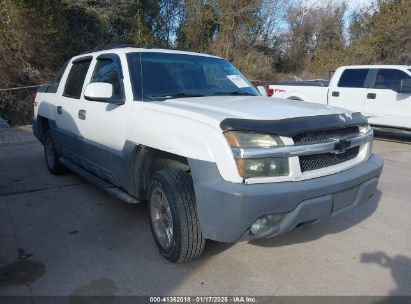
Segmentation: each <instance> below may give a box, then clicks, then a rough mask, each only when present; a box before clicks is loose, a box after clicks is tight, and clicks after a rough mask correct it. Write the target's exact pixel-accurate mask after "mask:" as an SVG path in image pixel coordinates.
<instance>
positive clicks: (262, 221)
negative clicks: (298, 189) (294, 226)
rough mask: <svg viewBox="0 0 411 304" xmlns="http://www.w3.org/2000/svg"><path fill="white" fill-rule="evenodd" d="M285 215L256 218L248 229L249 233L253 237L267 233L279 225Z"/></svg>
mask: <svg viewBox="0 0 411 304" xmlns="http://www.w3.org/2000/svg"><path fill="white" fill-rule="evenodd" d="M284 216H285V214H284V213H279V214H269V215H264V216H262V217H260V218H258V219H257V220H256V221H255V222H254V223H253V224H252V225H251V227H250V232H251V234H253V235H260V234H263V233H265V232H267V231H269V230H270V229H271V228H273V227H274V226H277V225H278V224H280V222H281V221H282V220H283V218H284Z"/></svg>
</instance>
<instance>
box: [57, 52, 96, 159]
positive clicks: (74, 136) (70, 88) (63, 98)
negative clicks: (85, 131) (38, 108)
mask: <svg viewBox="0 0 411 304" xmlns="http://www.w3.org/2000/svg"><path fill="white" fill-rule="evenodd" d="M91 60H92V57H91V56H86V57H82V58H79V59H76V60H73V61H72V62H71V63H70V64H69V67H68V69H67V70H68V72H67V73H68V75H67V77H66V82H65V84H64V86H62V88H59V92H58V93H57V95H59V98H58V101H57V102H55V109H54V111H55V112H56V115H55V117H56V126H55V128H53V132H54V134H53V136H54V140H55V144H56V148H57V149H58V151H59V152H60V153H61V154H62V155H64V156H66V157H68V158H71V159H72V158H73V157H72V156H73V154H79V153H80V146H79V145H78V140H79V138H80V137H81V132H80V129H79V126H78V111H79V109H80V106H81V94H82V91H83V84H84V79H85V78H86V75H87V72H88V70H89V67H90V63H91Z"/></svg>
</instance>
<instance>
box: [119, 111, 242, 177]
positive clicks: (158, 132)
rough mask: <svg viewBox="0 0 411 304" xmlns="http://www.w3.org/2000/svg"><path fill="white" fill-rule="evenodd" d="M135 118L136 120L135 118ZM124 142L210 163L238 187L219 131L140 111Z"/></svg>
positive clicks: (190, 120) (193, 121) (231, 159)
mask: <svg viewBox="0 0 411 304" xmlns="http://www.w3.org/2000/svg"><path fill="white" fill-rule="evenodd" d="M136 116H138V117H136ZM130 121H132V123H131V124H130V125H129V127H128V131H127V139H128V140H129V141H131V142H134V143H135V144H142V145H144V146H147V147H151V148H154V149H158V150H161V151H165V152H168V153H172V154H175V155H179V156H183V157H186V158H190V159H196V160H202V161H208V162H213V163H216V164H217V168H218V170H219V172H220V174H221V177H222V178H223V179H224V180H226V181H230V182H235V183H241V182H242V181H243V179H242V178H241V177H240V175H239V174H238V170H237V166H236V164H235V161H234V157H233V154H232V151H231V148H230V146H229V145H228V143H227V141H226V139H225V137H224V135H223V132H222V131H221V129H216V128H213V127H212V126H210V125H208V124H206V123H204V122H201V121H199V120H196V119H194V118H189V117H185V116H180V115H177V114H171V113H166V112H160V111H155V110H147V109H144V110H142V111H141V110H140V111H137V112H136V113H135V115H133V119H132V120H130Z"/></svg>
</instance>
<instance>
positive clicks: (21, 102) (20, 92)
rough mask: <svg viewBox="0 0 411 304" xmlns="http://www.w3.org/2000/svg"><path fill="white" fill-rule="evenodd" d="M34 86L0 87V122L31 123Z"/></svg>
mask: <svg viewBox="0 0 411 304" xmlns="http://www.w3.org/2000/svg"><path fill="white" fill-rule="evenodd" d="M36 90H37V88H36V87H24V88H12V89H0V123H2V124H3V125H5V123H7V124H9V125H10V126H21V125H27V124H31V123H32V120H33V99H32V96H33V94H34V93H36Z"/></svg>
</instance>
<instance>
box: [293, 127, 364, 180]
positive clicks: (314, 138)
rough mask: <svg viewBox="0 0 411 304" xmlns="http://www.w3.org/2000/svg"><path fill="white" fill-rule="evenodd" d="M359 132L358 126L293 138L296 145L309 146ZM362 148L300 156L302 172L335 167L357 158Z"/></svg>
mask: <svg viewBox="0 0 411 304" xmlns="http://www.w3.org/2000/svg"><path fill="white" fill-rule="evenodd" d="M358 132H359V128H358V126H353V127H346V128H339V129H330V130H321V131H315V132H309V133H301V134H298V135H296V136H294V137H293V140H294V143H296V144H308V143H318V142H325V141H327V140H329V139H331V138H337V139H339V138H345V137H347V136H351V135H355V134H357V133H358ZM359 151H360V147H354V148H351V149H347V151H345V152H344V153H341V154H334V153H324V154H313V155H304V156H300V157H299V159H300V167H301V172H307V171H312V170H318V169H322V168H326V167H331V166H335V165H338V164H341V163H344V162H346V161H349V160H352V159H354V158H356V157H357V155H358V153H359Z"/></svg>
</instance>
